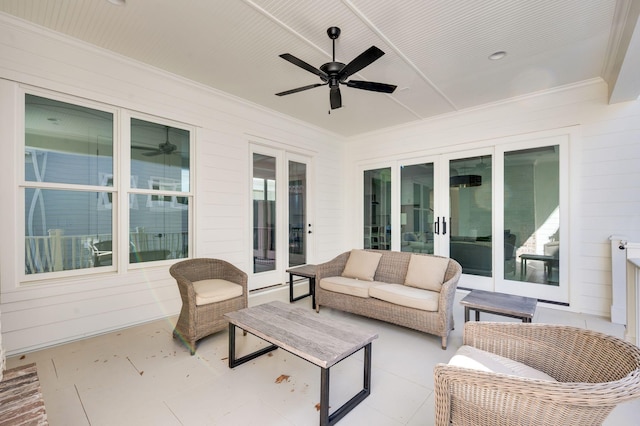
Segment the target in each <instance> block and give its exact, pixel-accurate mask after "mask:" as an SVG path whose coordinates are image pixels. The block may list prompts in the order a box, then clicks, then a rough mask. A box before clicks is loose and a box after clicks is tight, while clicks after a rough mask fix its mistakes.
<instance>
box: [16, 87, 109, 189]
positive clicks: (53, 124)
mask: <svg viewBox="0 0 640 426" xmlns="http://www.w3.org/2000/svg"><path fill="white" fill-rule="evenodd" d="M24 158H25V180H26V181H28V182H55V183H69V184H78V185H102V179H103V177H104V176H105V175H109V176H112V175H113V114H111V113H108V112H104V111H99V110H96V109H91V108H86V107H82V106H78V105H72V104H68V103H65V102H60V101H55V100H51V99H46V98H41V97H39V96H34V95H29V94H27V95H25V157H24Z"/></svg>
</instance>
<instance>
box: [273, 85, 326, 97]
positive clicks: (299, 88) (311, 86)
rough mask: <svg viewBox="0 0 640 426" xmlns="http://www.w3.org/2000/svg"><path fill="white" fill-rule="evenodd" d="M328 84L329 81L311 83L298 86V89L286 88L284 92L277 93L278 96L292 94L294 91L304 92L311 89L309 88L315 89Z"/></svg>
mask: <svg viewBox="0 0 640 426" xmlns="http://www.w3.org/2000/svg"><path fill="white" fill-rule="evenodd" d="M327 84H329V83H317V84H310V85H308V86H303V87H298V88H297V89H291V90H285V91H284V92H280V93H276V96H284V95H290V94H292V93H298V92H302V91H303V90H309V89H313V88H314V87H318V86H325V85H327Z"/></svg>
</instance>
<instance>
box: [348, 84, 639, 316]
mask: <svg viewBox="0 0 640 426" xmlns="http://www.w3.org/2000/svg"><path fill="white" fill-rule="evenodd" d="M554 134H557V135H561V134H568V135H569V136H570V164H569V170H568V174H569V178H570V191H569V192H570V198H571V199H570V200H569V206H570V209H571V210H570V217H571V220H570V222H571V224H570V228H571V236H570V248H569V250H570V251H569V253H570V256H569V257H570V259H569V262H570V263H569V268H570V269H569V285H570V287H569V292H570V293H569V296H570V302H571V306H570V309H571V310H574V311H578V312H586V313H592V314H597V315H602V316H607V317H608V316H609V315H610V312H609V311H610V306H611V255H610V244H609V240H608V238H609V236H610V235H612V234H619V235H625V236H627V237H628V238H629V240H630V241H640V103H639V102H637V101H635V102H626V103H621V104H616V105H608V104H607V87H606V84H605V83H604V82H602V81H601V80H594V81H588V82H585V83H583V84H579V85H575V86H571V87H565V88H562V89H561V90H555V91H552V92H548V93H544V94H538V95H536V96H529V97H526V98H520V99H514V100H512V101H511V102H502V103H499V104H495V105H488V106H485V107H483V108H476V109H472V110H467V111H461V112H458V113H455V114H449V115H446V116H441V117H437V118H434V119H430V120H424V121H422V122H419V123H414V124H411V125H407V126H402V127H398V128H394V129H387V130H385V131H381V132H376V133H371V134H366V135H360V136H358V137H354V138H352V139H351V140H350V142H349V152H348V158H349V163H348V165H347V166H348V167H347V168H348V170H352V171H354V173H353V174H352V175H351V177H350V178H349V179H350V185H349V189H348V190H349V191H350V193H349V194H350V195H349V197H348V199H349V200H356V201H354V202H353V203H352V204H350V205H349V204H347V211H350V210H353V209H359V208H360V207H359V205H358V200H360V198H358V197H356V194H355V193H354V192H353V191H355V190H356V188H357V187H358V180H361V179H362V177H361V176H360V175H359V174H358V173H357V171H358V170H360V169H361V167H360V165H362V164H367V163H371V164H374V163H376V162H378V163H379V162H385V161H386V162H388V161H389V160H390V159H391V160H393V159H397V158H403V159H404V158H412V157H420V156H422V155H427V154H429V155H430V154H439V153H447V152H454V151H460V150H465V149H470V148H478V147H486V146H493V145H496V144H499V143H504V142H505V140H509V139H514V140H515V139H522V138H536V137H543V136H548V135H554ZM360 223H361V222H357V220H355V221H353V222H350V225H351V226H352V227H355V226H359V224H360ZM357 242H358V241H357V236H354V240H352V243H353V244H357Z"/></svg>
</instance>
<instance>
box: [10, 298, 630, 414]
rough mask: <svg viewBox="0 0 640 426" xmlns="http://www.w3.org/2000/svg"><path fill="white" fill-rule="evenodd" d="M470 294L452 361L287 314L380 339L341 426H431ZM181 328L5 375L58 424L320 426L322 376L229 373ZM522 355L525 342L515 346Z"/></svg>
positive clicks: (420, 342)
mask: <svg viewBox="0 0 640 426" xmlns="http://www.w3.org/2000/svg"><path fill="white" fill-rule="evenodd" d="M464 295H465V292H463V291H459V292H458V293H457V294H456V300H455V302H454V305H453V307H454V312H453V315H454V317H455V318H456V320H457V321H458V322H457V324H459V325H458V326H456V328H455V329H454V330H453V331H452V332H451V334H450V337H449V345H448V348H447V350H446V351H443V350H441V349H440V341H439V339H437V338H425V335H424V333H421V332H418V331H415V330H411V329H409V328H406V327H399V326H396V325H393V324H390V323H386V322H382V321H378V320H374V319H369V318H365V317H362V316H359V315H353V314H349V313H344V312H341V311H338V310H334V309H329V308H326V309H322V310H321V311H320V313H318V314H316V313H315V311H313V310H312V309H311V299H310V298H305V299H302V300H300V301H298V302H295V303H293V304H292V305H293V306H296V307H301V308H304V309H306V310H308V311H309V312H310V313H312V314H313V315H319V316H320V317H321V318H322V319H324V320H327V319H335V320H338V321H340V322H347V323H350V324H353V325H354V326H357V327H359V328H363V329H375V330H376V332H377V333H378V335H379V337H378V338H377V339H375V340H374V341H373V353H372V360H371V362H372V371H371V373H372V376H371V394H370V395H369V397H368V398H366V399H365V400H364V401H362V402H361V403H360V404H359V405H358V406H357V407H356V408H355V409H353V410H352V411H351V412H350V413H349V414H347V415H346V416H345V417H344V418H342V419H341V420H340V422H339V423H338V424H340V425H343V426H360V425H363V424H367V425H372V426H376V425H379V426H400V425H407V426H424V425H433V424H434V422H435V407H436V392H435V389H436V385H435V381H434V367H435V366H436V365H437V364H446V363H448V362H449V361H450V360H451V358H452V357H453V356H454V355H455V353H456V351H457V349H458V348H459V347H460V346H461V345H462V344H463V329H464V327H463V325H462V317H463V306H462V305H461V304H460V303H459V302H460V300H461V299H462V297H463V296H464ZM280 296H281V297H280V298H279V300H281V301H283V302H284V303H287V304H288V303H289V302H288V295H287V293H286V292H284V291H283V292H281V293H280ZM272 299H273V296H269V297H268V296H267V295H256V296H252V297H251V298H250V299H249V306H257V305H259V304H262V303H266V302H269V301H271V300H272ZM482 319H483V321H500V322H503V323H505V324H507V323H510V324H521V322H520V320H518V319H510V318H505V317H502V316H493V315H490V314H483V316H482ZM176 320H177V318H175V317H173V318H169V320H160V321H154V322H151V323H148V324H145V325H141V326H137V327H132V328H128V329H125V330H120V331H117V332H114V333H109V334H105V335H103V336H98V337H94V338H91V339H86V340H82V341H77V342H73V343H69V344H65V345H61V346H58V347H52V348H49V349H45V350H41V351H37V352H33V353H28V354H25V356H24V358H23V357H20V356H16V357H10V358H8V359H7V364H8V368H13V367H16V366H19V365H26V364H29V363H33V362H35V363H36V365H37V367H38V376H39V379H40V384H41V388H42V392H43V396H44V401H45V404H46V411H47V418H48V420H49V423H50V424H52V425H55V424H73V425H89V424H121V425H133V424H135V425H158V424H176V425H178V424H184V425H187V424H221V425H222V424H237V425H247V424H263V425H282V424H290V425H299V426H303V425H313V424H316V425H317V424H318V419H319V412H318V410H317V408H316V404H318V403H319V402H320V395H319V392H318V390H319V389H320V374H319V372H318V367H316V366H315V365H313V364H311V363H309V362H307V361H305V360H303V359H300V358H298V357H297V356H295V355H292V354H290V353H288V352H286V351H284V350H280V349H278V350H276V351H273V352H271V353H270V355H269V356H266V355H265V356H261V357H259V358H256V359H255V360H253V361H252V362H251V363H250V364H249V365H245V366H243V367H240V368H236V369H230V368H229V367H228V345H229V343H228V340H229V337H228V331H227V329H224V330H221V331H220V332H218V333H215V334H213V335H210V336H208V337H206V338H202V339H201V340H200V341H199V344H198V350H197V352H196V355H195V356H190V355H189V349H188V348H187V347H185V346H184V345H183V344H182V343H181V342H180V341H178V340H176V339H172V338H171V334H172V332H173V326H174V324H175V321H176ZM533 323H534V325H535V324H542V323H555V324H563V325H568V326H577V327H581V328H585V329H588V330H597V331H604V332H606V333H607V334H610V335H613V336H616V337H622V335H623V328H622V327H620V326H616V325H614V324H611V323H610V322H609V321H608V320H606V319H603V318H601V317H596V316H590V315H582V314H575V313H570V312H562V311H558V310H555V309H550V308H546V307H538V309H537V310H536V314H535V317H534V319H533ZM469 324H474V323H472V322H470V323H469ZM467 339H468V337H467ZM485 340H486V339H485ZM467 341H468V340H467ZM236 344H237V345H238V353H239V354H240V355H242V354H244V353H249V352H251V351H253V350H255V349H258V348H260V347H264V346H266V345H265V343H264V342H262V341H261V340H260V339H258V338H256V337H254V336H252V335H251V334H248V335H247V336H242V334H241V333H238V334H237V337H236ZM521 345H522V341H521V340H520V341H519V343H517V346H518V347H522V346H521ZM605 346H606V345H605ZM598 347H599V348H601V347H602V346H598ZM562 350H566V349H562ZM399 360H401V362H399ZM363 362H364V360H363V353H362V352H359V353H355V354H354V355H352V356H351V357H349V358H347V359H345V360H344V361H342V362H340V363H339V364H337V365H335V366H334V367H332V373H333V375H332V376H331V379H332V381H331V386H332V388H331V394H330V397H331V406H332V407H337V406H339V405H341V404H342V403H344V402H345V400H346V399H348V398H349V397H351V395H352V394H353V393H355V392H357V390H358V389H357V387H358V386H361V385H362V382H361V381H360V380H361V378H362V367H363ZM54 366H55V368H54ZM556 368H561V367H560V366H558V367H556ZM562 368H566V367H562ZM620 374H621V377H622V375H624V373H620ZM501 379H502V380H505V378H501ZM581 380H582V379H581ZM461 385H462V384H461ZM576 387H577V386H576ZM603 392H606V391H603ZM600 394H602V392H600ZM536 395H537V394H536ZM618 395H619V394H618ZM603 399H604V398H603ZM638 412H640V400H638V399H636V400H633V401H629V402H623V403H621V404H619V405H618V406H617V407H616V408H614V409H613V411H612V412H611V414H610V415H609V416H608V417H607V418H606V419H605V420H604V423H603V425H604V426H621V425H632V424H635V420H636V419H637V413H638ZM564 424H571V423H564Z"/></svg>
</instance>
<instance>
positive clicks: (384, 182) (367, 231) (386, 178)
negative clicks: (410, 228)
mask: <svg viewBox="0 0 640 426" xmlns="http://www.w3.org/2000/svg"><path fill="white" fill-rule="evenodd" d="M363 222H364V244H363V246H364V248H366V249H367V248H372V249H380V250H390V249H391V168H390V167H387V168H384V169H376V170H365V172H364V221H363Z"/></svg>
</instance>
